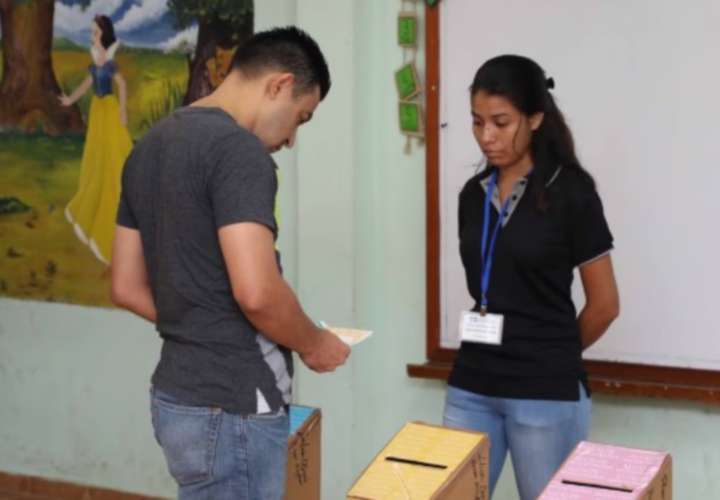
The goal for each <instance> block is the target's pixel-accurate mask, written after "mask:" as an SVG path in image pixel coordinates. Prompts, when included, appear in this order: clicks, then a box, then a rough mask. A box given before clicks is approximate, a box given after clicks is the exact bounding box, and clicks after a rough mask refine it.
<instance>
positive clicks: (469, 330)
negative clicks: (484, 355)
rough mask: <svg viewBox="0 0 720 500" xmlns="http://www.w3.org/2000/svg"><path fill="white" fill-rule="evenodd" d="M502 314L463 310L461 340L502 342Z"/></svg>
mask: <svg viewBox="0 0 720 500" xmlns="http://www.w3.org/2000/svg"><path fill="white" fill-rule="evenodd" d="M503 319H504V318H503V316H502V314H491V313H485V314H484V315H483V314H480V313H476V312H472V311H463V312H462V314H461V315H460V340H462V341H463V342H476V343H479V344H493V345H501V344H502V331H503Z"/></svg>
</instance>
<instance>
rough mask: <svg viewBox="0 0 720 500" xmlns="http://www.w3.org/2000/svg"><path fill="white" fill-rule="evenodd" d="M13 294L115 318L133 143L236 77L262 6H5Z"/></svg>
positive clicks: (5, 287) (0, 259)
mask: <svg viewBox="0 0 720 500" xmlns="http://www.w3.org/2000/svg"><path fill="white" fill-rule="evenodd" d="M0 29H1V30H2V31H1V32H0V36H1V37H2V45H1V48H0V52H1V54H2V68H0V296H8V297H15V298H22V299H29V300H45V301H59V302H68V303H77V304H86V305H97V306H107V305H110V301H109V283H110V273H109V268H108V262H109V260H110V257H111V255H110V254H111V248H112V235H113V230H114V225H115V222H114V219H115V214H116V210H117V203H118V197H119V193H120V176H121V174H122V168H123V164H124V161H125V159H126V158H127V155H128V154H129V152H130V150H131V148H132V144H133V143H134V142H135V141H137V140H138V139H139V138H141V137H142V135H143V134H144V133H145V132H147V130H148V129H150V127H152V125H153V124H154V123H155V122H157V121H158V120H160V119H161V118H163V117H164V116H166V115H168V114H169V113H171V112H172V111H173V110H174V109H176V108H177V107H179V106H182V105H186V104H189V103H191V102H193V101H194V100H195V99H197V98H199V97H201V96H204V95H207V94H208V93H209V92H210V91H212V90H213V89H214V88H215V87H217V85H219V84H220V82H222V79H223V78H224V77H225V75H226V74H227V71H228V69H229V64H230V61H231V58H232V52H233V50H234V47H236V46H237V45H239V44H241V43H242V42H243V41H244V40H245V39H247V37H249V36H250V35H251V34H252V32H253V2H252V0H63V1H57V2H55V1H52V0H0Z"/></svg>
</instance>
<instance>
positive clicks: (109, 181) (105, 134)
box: [60, 16, 132, 264]
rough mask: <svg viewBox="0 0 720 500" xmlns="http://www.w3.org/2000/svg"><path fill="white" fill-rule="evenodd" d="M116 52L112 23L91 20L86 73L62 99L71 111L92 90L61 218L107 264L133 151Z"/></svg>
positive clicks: (124, 94)
mask: <svg viewBox="0 0 720 500" xmlns="http://www.w3.org/2000/svg"><path fill="white" fill-rule="evenodd" d="M117 48H118V41H117V39H116V38H115V30H114V29H113V24H112V21H111V20H110V18H108V17H107V16H97V17H95V19H94V20H93V23H92V46H91V48H90V53H91V55H92V59H93V64H91V65H90V66H89V71H90V74H89V75H88V76H87V78H85V80H84V81H83V82H82V83H81V84H80V86H79V87H78V88H77V89H75V91H74V92H73V93H72V94H71V95H70V96H66V95H62V96H60V102H61V103H62V104H63V106H71V105H72V104H73V103H75V102H76V101H77V100H78V99H80V98H81V97H82V96H83V95H84V94H85V92H87V91H88V89H89V88H90V86H92V87H93V91H94V95H93V98H92V102H91V103H90V114H89V116H88V127H87V136H86V138H85V149H84V150H83V156H82V164H81V169H80V181H79V183H78V190H77V193H76V194H75V196H74V197H73V199H72V200H71V201H70V203H68V205H67V208H66V209H65V215H66V217H67V219H68V220H69V221H70V223H71V224H73V227H74V228H75V233H76V234H77V236H78V238H79V239H80V240H81V241H82V242H83V243H85V244H87V245H88V246H89V247H90V249H91V250H92V251H93V253H94V254H95V256H96V257H97V258H98V259H100V260H101V261H102V262H104V263H106V264H107V263H108V262H109V261H110V253H111V248H112V240H113V233H114V230H115V215H116V213H117V206H118V201H119V197H120V177H121V173H122V168H123V164H124V163H125V159H126V158H127V156H128V154H129V153H130V149H131V148H132V141H131V139H130V134H129V133H128V130H127V108H126V101H127V95H126V94H127V93H126V86H125V80H124V79H123V77H122V75H121V74H120V73H119V71H118V67H117V64H115V61H114V60H113V57H114V56H115V52H116V51H117ZM113 80H114V81H115V83H116V84H117V87H118V95H119V97H120V101H119V103H118V99H116V98H115V96H114V95H113V93H112V82H113Z"/></svg>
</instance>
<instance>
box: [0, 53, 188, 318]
mask: <svg viewBox="0 0 720 500" xmlns="http://www.w3.org/2000/svg"><path fill="white" fill-rule="evenodd" d="M117 63H118V66H119V68H120V71H121V73H122V74H123V76H124V77H125V80H126V81H127V83H128V119H129V129H130V133H131V135H132V137H133V138H134V139H135V140H137V139H138V138H140V137H141V136H142V134H143V133H144V132H146V131H147V129H148V128H149V127H150V126H151V125H152V124H153V123H154V122H155V121H157V120H158V119H160V118H162V117H163V116H165V115H166V114H167V113H169V112H170V111H172V109H174V108H175V107H176V106H179V105H180V102H181V100H182V97H183V94H184V90H185V88H186V85H187V62H186V60H185V58H184V57H183V56H180V55H166V54H162V53H160V52H156V51H149V50H136V49H121V51H120V52H119V53H118V55H117ZM89 64H90V55H89V54H88V53H87V52H86V51H78V50H56V51H54V52H53V67H54V70H55V75H56V77H57V79H58V82H59V83H60V86H61V87H62V88H63V90H64V91H65V92H67V93H69V92H72V90H73V89H74V88H75V86H76V85H78V84H80V82H82V80H83V79H84V78H85V77H86V76H87V74H88V73H87V67H88V65H89ZM0 78H1V75H0ZM90 97H91V95H90V94H88V95H87V96H85V97H84V98H83V99H82V100H81V101H80V102H79V106H80V109H81V111H82V113H83V116H84V117H87V112H88V109H89V104H90ZM83 142H84V141H83V138H82V137H70V136H68V137H58V138H51V137H46V136H43V135H24V134H16V133H13V134H0V197H16V198H18V199H19V200H20V201H22V202H23V203H24V204H26V205H28V206H30V207H31V209H30V210H29V211H27V212H24V213H17V214H9V215H0V295H4V296H11V297H17V298H23V299H34V300H48V301H60V302H69V303H77V304H87V305H97V306H109V305H110V301H109V273H108V270H107V268H106V266H105V265H103V264H102V263H101V262H99V261H98V260H97V259H96V258H95V257H94V256H93V255H92V253H91V252H90V250H89V249H88V248H87V247H86V246H85V245H83V244H82V243H81V242H80V241H79V240H78V239H77V237H76V236H75V233H74V232H73V229H72V226H71V225H70V224H69V223H68V222H67V221H66V219H65V215H64V210H65V205H66V204H67V202H68V201H69V200H70V199H71V198H72V196H73V195H74V194H75V190H76V188H77V182H78V177H79V174H80V160H81V157H82V150H83Z"/></svg>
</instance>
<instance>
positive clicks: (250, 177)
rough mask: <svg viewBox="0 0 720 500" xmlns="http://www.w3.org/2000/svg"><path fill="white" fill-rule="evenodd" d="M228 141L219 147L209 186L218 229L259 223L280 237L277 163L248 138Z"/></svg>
mask: <svg viewBox="0 0 720 500" xmlns="http://www.w3.org/2000/svg"><path fill="white" fill-rule="evenodd" d="M224 142H226V144H224V145H223V146H222V147H219V148H216V151H217V153H216V160H215V162H214V169H213V171H212V172H211V175H210V179H209V183H208V189H209V195H210V201H211V204H212V211H213V217H214V219H215V225H216V227H217V228H218V229H220V228H221V227H223V226H227V225H230V224H236V223H239V222H256V223H258V224H262V225H264V226H267V227H268V229H270V230H271V231H272V232H273V234H275V235H277V223H276V221H275V214H274V209H275V196H276V194H277V187H278V183H277V174H276V172H275V163H274V162H273V160H272V158H271V157H270V155H269V154H268V153H267V151H265V150H264V148H262V146H261V145H260V144H259V143H258V144H255V143H254V142H251V141H248V140H246V139H244V138H243V139H231V140H227V141H224Z"/></svg>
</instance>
